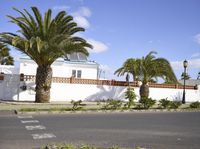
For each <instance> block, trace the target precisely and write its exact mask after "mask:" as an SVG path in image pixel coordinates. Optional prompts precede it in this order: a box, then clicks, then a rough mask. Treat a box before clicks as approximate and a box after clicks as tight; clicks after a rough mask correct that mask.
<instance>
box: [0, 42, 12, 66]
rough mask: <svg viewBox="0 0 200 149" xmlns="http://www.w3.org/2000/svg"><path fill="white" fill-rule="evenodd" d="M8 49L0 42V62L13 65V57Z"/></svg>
mask: <svg viewBox="0 0 200 149" xmlns="http://www.w3.org/2000/svg"><path fill="white" fill-rule="evenodd" d="M9 51H10V49H9V48H8V47H7V46H6V45H5V44H3V43H0V64H1V65H14V59H13V57H12V56H10V53H9Z"/></svg>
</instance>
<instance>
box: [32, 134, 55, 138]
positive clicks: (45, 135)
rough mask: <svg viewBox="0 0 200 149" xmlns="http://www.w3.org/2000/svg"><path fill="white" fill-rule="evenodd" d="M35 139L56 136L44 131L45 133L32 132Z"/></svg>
mask: <svg viewBox="0 0 200 149" xmlns="http://www.w3.org/2000/svg"><path fill="white" fill-rule="evenodd" d="M32 136H33V139H49V138H56V136H55V135H54V134H52V133H44V134H32Z"/></svg>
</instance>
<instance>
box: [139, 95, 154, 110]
mask: <svg viewBox="0 0 200 149" xmlns="http://www.w3.org/2000/svg"><path fill="white" fill-rule="evenodd" d="M139 103H140V104H141V106H139V108H143V109H149V108H150V107H152V106H153V105H154V104H155V103H156V101H155V100H153V99H151V98H147V97H141V98H140V100H139Z"/></svg>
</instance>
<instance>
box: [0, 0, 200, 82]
mask: <svg viewBox="0 0 200 149" xmlns="http://www.w3.org/2000/svg"><path fill="white" fill-rule="evenodd" d="M0 2H1V5H0V12H1V14H0V23H1V25H0V32H4V31H9V32H16V31H17V28H16V26H15V25H14V24H12V23H9V22H8V21H9V19H8V18H7V17H6V15H8V14H9V15H13V16H17V14H16V12H15V11H13V10H12V7H17V8H18V9H23V8H25V9H28V10H30V7H31V6H37V7H38V8H39V9H40V10H41V12H45V11H46V10H47V9H49V8H50V9H52V10H53V12H54V14H56V13H58V12H59V11H61V10H66V11H67V12H68V13H69V14H70V15H73V16H74V19H75V21H76V22H77V23H78V24H79V25H80V26H82V27H84V28H86V32H84V33H82V34H81V35H80V36H83V37H84V38H85V39H87V40H88V41H89V42H90V43H92V44H93V46H94V49H93V50H92V51H90V57H89V59H90V60H95V61H97V62H98V63H99V64H101V65H102V68H103V69H105V72H106V73H105V76H106V77H107V78H109V79H111V78H114V79H120V80H121V79H124V77H123V78H118V77H116V76H114V75H113V72H114V71H115V70H116V69H117V68H119V67H121V65H122V64H123V62H124V61H125V60H126V59H127V58H131V57H133V58H140V57H142V56H145V55H146V54H148V53H149V52H150V51H156V52H157V53H158V54H157V57H164V58H166V59H168V60H169V61H170V62H171V64H172V66H173V68H174V71H175V73H176V75H177V78H180V76H181V73H182V71H183V66H182V65H183V64H182V63H183V61H184V60H185V59H187V60H188V62H189V66H188V73H189V75H190V76H191V77H192V78H196V77H197V74H198V72H199V71H200V0H9V1H8V0H1V1H0ZM12 55H13V56H15V57H20V53H19V52H16V51H15V50H12ZM16 59H17V58H16Z"/></svg>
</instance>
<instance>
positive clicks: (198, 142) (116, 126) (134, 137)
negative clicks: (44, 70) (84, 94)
mask: <svg viewBox="0 0 200 149" xmlns="http://www.w3.org/2000/svg"><path fill="white" fill-rule="evenodd" d="M53 142H55V143H74V144H91V145H96V146H102V147H106V146H113V145H115V146H116V145H117V146H120V147H123V148H134V147H137V146H140V147H143V148H147V149H200V112H162V113H155V112H152V113H147V112H143V113H142V112H141V113H118V114H116V113H115V114H114V113H113V114H108V113H101V114H53V115H50V114H47V115H12V114H5V113H4V114H1V113H0V149H33V148H34V149H35V148H39V147H40V146H41V145H45V144H47V143H53Z"/></svg>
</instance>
